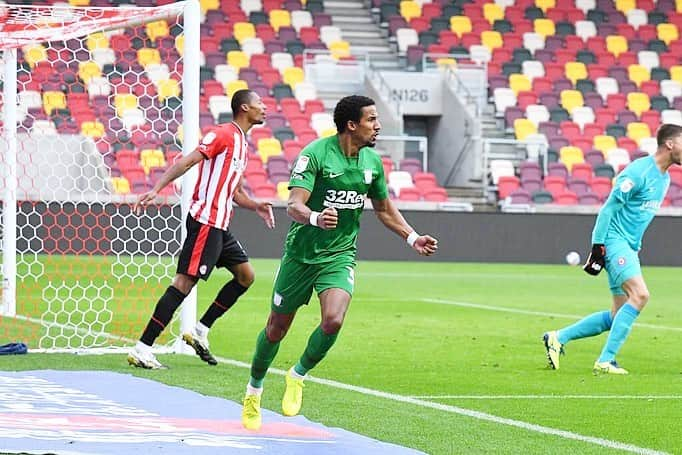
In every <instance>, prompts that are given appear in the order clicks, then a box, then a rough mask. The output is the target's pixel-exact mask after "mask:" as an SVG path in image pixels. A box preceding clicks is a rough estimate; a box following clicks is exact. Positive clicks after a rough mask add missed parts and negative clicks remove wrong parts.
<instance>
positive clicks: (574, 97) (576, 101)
mask: <svg viewBox="0 0 682 455" xmlns="http://www.w3.org/2000/svg"><path fill="white" fill-rule="evenodd" d="M560 96H561V106H562V107H563V108H564V109H566V110H567V111H568V112H569V114H570V113H571V112H573V109H575V108H576V107H581V106H583V103H584V100H583V94H582V93H581V92H580V91H578V90H562V91H561V95H560Z"/></svg>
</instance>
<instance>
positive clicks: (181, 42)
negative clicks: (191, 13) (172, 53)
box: [175, 33, 185, 57]
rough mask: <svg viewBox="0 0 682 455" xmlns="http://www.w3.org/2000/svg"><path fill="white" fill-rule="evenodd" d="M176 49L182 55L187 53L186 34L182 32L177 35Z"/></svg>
mask: <svg viewBox="0 0 682 455" xmlns="http://www.w3.org/2000/svg"><path fill="white" fill-rule="evenodd" d="M175 50H176V51H178V54H180V56H181V57H182V54H184V53H185V35H183V34H182V33H181V34H179V35H178V36H176V37H175Z"/></svg>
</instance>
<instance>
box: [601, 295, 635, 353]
mask: <svg viewBox="0 0 682 455" xmlns="http://www.w3.org/2000/svg"><path fill="white" fill-rule="evenodd" d="M637 316H639V311H637V308H635V307H633V306H632V305H630V304H629V303H625V305H623V306H622V307H621V308H620V310H618V313H616V317H615V318H613V324H612V326H611V332H610V333H609V337H608V338H607V340H606V345H604V349H603V350H602V351H601V355H600V356H599V360H598V361H599V362H610V361H612V360H615V358H616V354H618V351H619V350H620V348H621V346H623V343H625V339H626V338H627V337H628V335H629V334H630V330H631V329H632V324H634V323H635V319H637Z"/></svg>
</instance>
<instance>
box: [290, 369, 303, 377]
mask: <svg viewBox="0 0 682 455" xmlns="http://www.w3.org/2000/svg"><path fill="white" fill-rule="evenodd" d="M289 376H291V377H292V378H294V379H305V375H303V376H301V375H300V374H298V372H297V371H296V368H294V367H291V368H289Z"/></svg>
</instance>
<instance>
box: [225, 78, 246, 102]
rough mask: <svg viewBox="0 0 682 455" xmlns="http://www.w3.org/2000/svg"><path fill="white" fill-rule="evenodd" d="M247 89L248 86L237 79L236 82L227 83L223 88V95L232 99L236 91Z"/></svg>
mask: <svg viewBox="0 0 682 455" xmlns="http://www.w3.org/2000/svg"><path fill="white" fill-rule="evenodd" d="M248 88H249V84H248V83H247V82H246V81H243V80H241V79H237V80H236V81H230V82H228V83H227V85H226V86H225V94H226V95H227V96H228V97H229V98H232V95H234V93H235V92H236V91H237V90H246V89H248Z"/></svg>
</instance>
